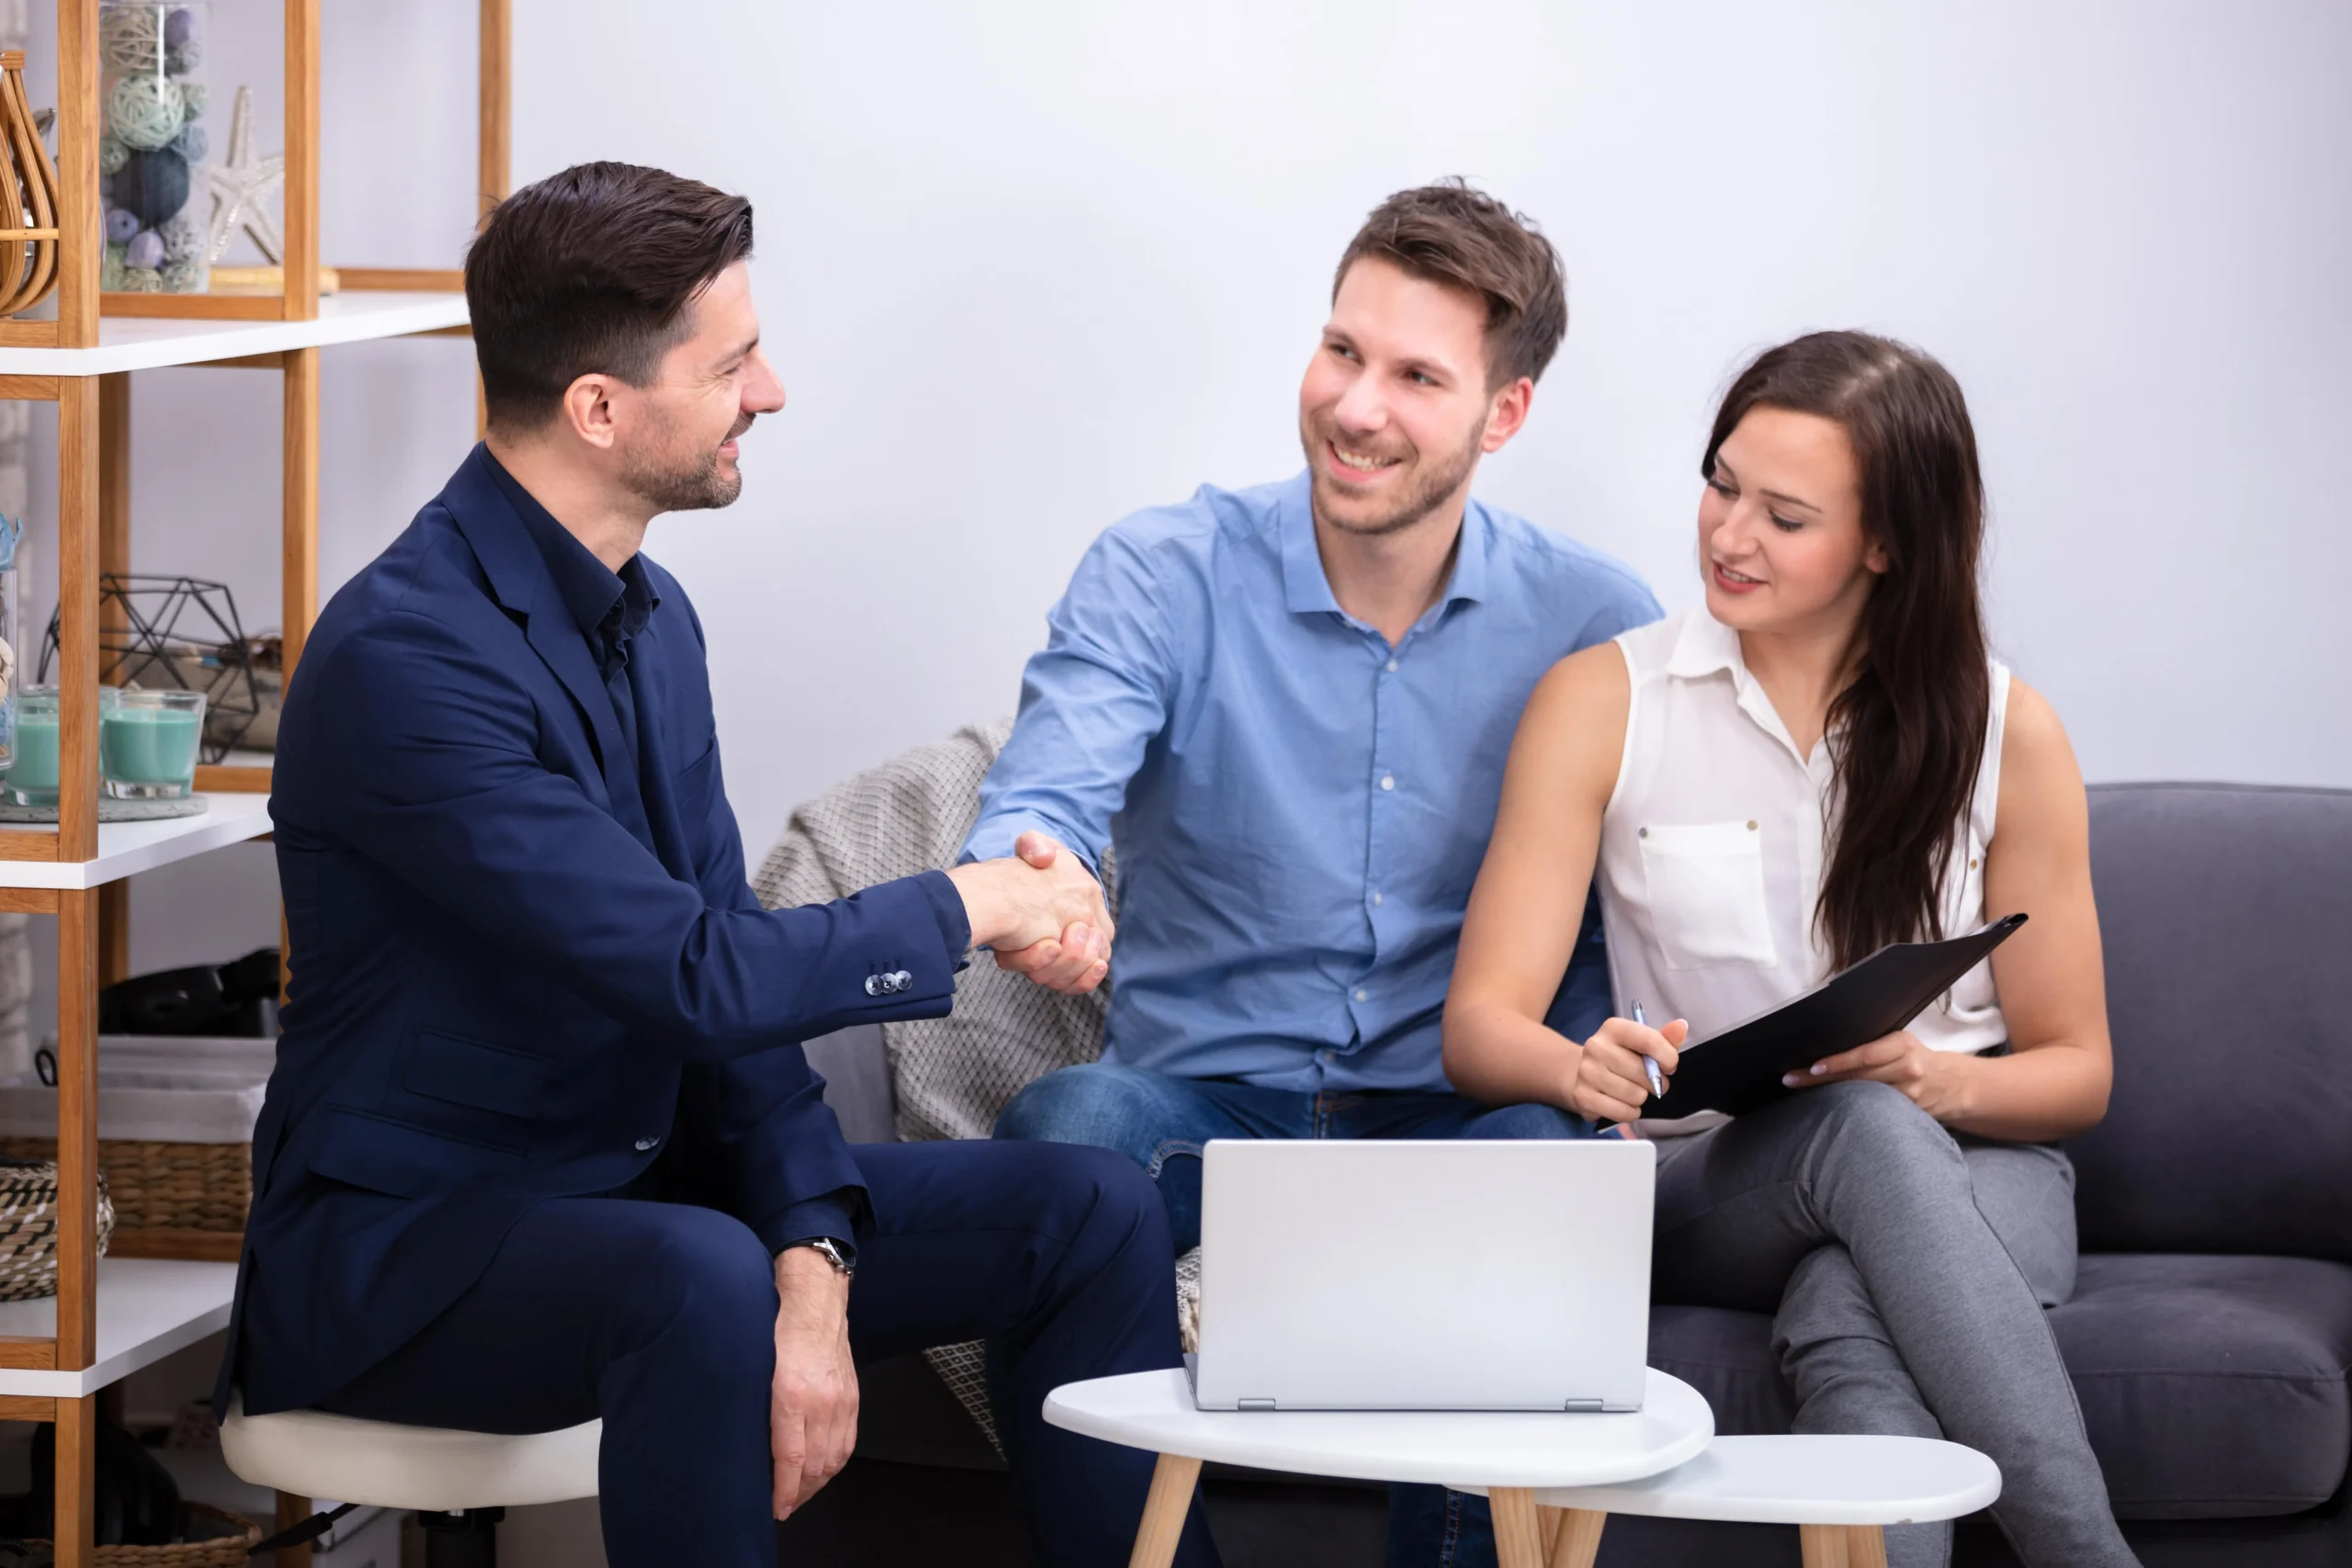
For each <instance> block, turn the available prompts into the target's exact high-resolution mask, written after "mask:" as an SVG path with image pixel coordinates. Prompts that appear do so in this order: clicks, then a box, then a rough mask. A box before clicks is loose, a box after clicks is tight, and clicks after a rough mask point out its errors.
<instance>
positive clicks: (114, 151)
mask: <svg viewBox="0 0 2352 1568" xmlns="http://www.w3.org/2000/svg"><path fill="white" fill-rule="evenodd" d="M129 162H130V148H128V147H125V146H124V145H123V144H122V143H121V142H119V141H116V140H115V139H114V138H113V137H111V136H101V137H99V138H98V173H99V174H101V175H110V174H113V173H114V172H115V171H116V170H117V169H119V168H121V167H122V166H123V165H124V164H128V163H129Z"/></svg>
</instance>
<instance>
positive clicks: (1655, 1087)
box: [1634, 1002, 1666, 1100]
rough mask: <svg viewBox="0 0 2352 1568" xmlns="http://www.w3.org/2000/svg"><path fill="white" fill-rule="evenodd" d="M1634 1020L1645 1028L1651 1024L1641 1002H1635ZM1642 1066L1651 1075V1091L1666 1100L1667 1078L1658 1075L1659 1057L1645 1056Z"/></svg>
mask: <svg viewBox="0 0 2352 1568" xmlns="http://www.w3.org/2000/svg"><path fill="white" fill-rule="evenodd" d="M1634 1022H1635V1023H1638V1024H1640V1025H1641V1026H1642V1027H1643V1028H1644V1029H1647V1028H1648V1027H1649V1026H1650V1021H1649V1020H1648V1019H1646V1018H1644V1017H1643V1016H1642V1004H1641V1003H1639V1002H1635V1003H1634ZM1642 1066H1643V1067H1644V1068H1645V1069H1646V1070H1647V1071H1648V1073H1649V1075H1650V1093H1652V1094H1653V1095H1656V1096H1657V1098H1658V1099H1660V1100H1664V1099H1665V1098H1666V1080H1665V1079H1664V1078H1662V1077H1659V1076H1658V1071H1657V1057H1656V1056H1644V1057H1643V1058H1642Z"/></svg>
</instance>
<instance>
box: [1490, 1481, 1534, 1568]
mask: <svg viewBox="0 0 2352 1568" xmlns="http://www.w3.org/2000/svg"><path fill="white" fill-rule="evenodd" d="M1487 1504H1488V1506H1491V1507H1492V1508H1493V1509H1494V1515H1495V1557H1496V1559H1497V1560H1498V1562H1500V1563H1501V1564H1502V1568H1544V1558H1545V1557H1546V1556H1547V1555H1548V1553H1547V1552H1546V1551H1545V1550H1544V1549H1545V1548H1546V1547H1547V1546H1548V1545H1549V1544H1550V1543H1549V1542H1548V1541H1547V1540H1545V1539H1544V1522H1543V1521H1542V1520H1541V1519H1539V1518H1537V1517H1536V1515H1535V1494H1534V1493H1533V1492H1532V1491H1530V1490H1529V1489H1528V1488H1526V1487H1524V1486H1490V1487H1488V1488H1487Z"/></svg>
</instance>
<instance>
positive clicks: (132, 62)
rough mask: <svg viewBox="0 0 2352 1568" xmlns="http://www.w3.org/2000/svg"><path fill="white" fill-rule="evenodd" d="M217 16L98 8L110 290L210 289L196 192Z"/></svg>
mask: <svg viewBox="0 0 2352 1568" xmlns="http://www.w3.org/2000/svg"><path fill="white" fill-rule="evenodd" d="M211 22H212V16H211V8H210V7H209V6H207V5H205V4H203V3H202V0H198V3H196V4H192V5H191V4H185V3H175V4H159V3H158V0H101V3H100V5H99V6H98V65H99V77H98V118H99V121H100V130H99V137H98V185H99V194H100V196H101V197H102V198H103V199H102V201H101V207H102V209H103V210H104V213H105V223H106V241H107V249H106V259H105V261H104V262H103V263H102V264H101V268H100V280H99V287H101V288H107V289H110V290H114V291H117V292H127V293H133V294H201V293H203V292H205V291H206V290H207V289H208V288H209V287H210V284H211V276H210V269H211V234H210V231H209V223H208V221H207V220H206V219H205V217H204V216H203V214H204V213H205V212H206V211H208V210H209V209H208V207H207V206H206V204H205V203H203V202H202V201H200V200H199V199H198V198H199V197H202V196H203V195H204V194H205V190H206V187H207V185H208V181H207V179H206V175H205V170H206V168H207V167H208V166H209V164H210V163H211V159H212V145H211V143H212V134H211V130H210V129H209V126H210V118H209V110H210V108H211V107H212V105H211V93H210V90H209V87H208V86H207V85H206V83H205V80H204V54H205V48H206V46H207V44H208V43H209V40H210V34H211Z"/></svg>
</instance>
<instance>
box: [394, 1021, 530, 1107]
mask: <svg viewBox="0 0 2352 1568" xmlns="http://www.w3.org/2000/svg"><path fill="white" fill-rule="evenodd" d="M551 1066H552V1064H551V1063H549V1062H548V1059H547V1058H546V1057H545V1056H539V1055H533V1054H532V1053H530V1052H528V1051H517V1050H514V1049H512V1048H510V1047H508V1046H504V1045H490V1044H485V1043H482V1042H481V1041H479V1040H467V1039H464V1038H462V1037H461V1036H458V1035H455V1034H447V1033H444V1032H441V1031H440V1030H437V1029H420V1030H418V1031H417V1032H416V1033H415V1034H414V1035H413V1037H411V1039H410V1040H409V1043H408V1050H407V1052H406V1053H405V1060H404V1062H403V1064H402V1066H401V1088H402V1089H406V1090H408V1092H409V1093H411V1094H421V1095H424V1097H425V1098H427V1099H429V1100H445V1101H447V1103H449V1104H451V1105H463V1106H466V1107H468V1108H469V1109H471V1110H475V1111H493V1112H495V1113H497V1114H498V1115H501V1116H515V1117H521V1118H523V1119H524V1120H526V1121H527V1120H529V1119H531V1118H532V1117H535V1116H537V1114H538V1111H539V1106H540V1105H541V1103H542V1102H543V1100H544V1098H545V1096H546V1094H547V1087H548V1070H549V1068H550V1067H551Z"/></svg>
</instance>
